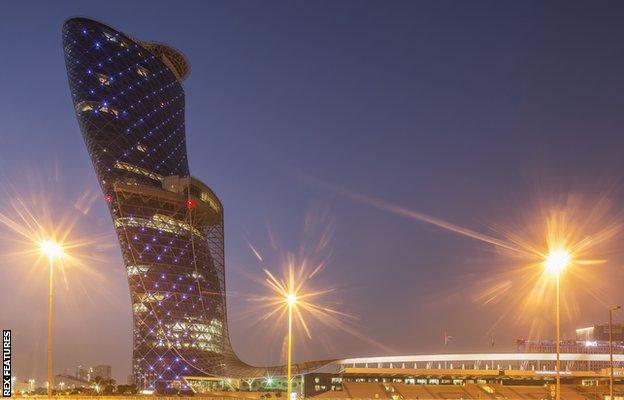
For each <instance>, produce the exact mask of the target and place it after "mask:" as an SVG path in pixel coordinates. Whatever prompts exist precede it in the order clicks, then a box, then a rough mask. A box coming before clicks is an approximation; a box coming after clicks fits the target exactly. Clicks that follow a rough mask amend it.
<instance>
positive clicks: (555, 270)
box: [544, 249, 572, 274]
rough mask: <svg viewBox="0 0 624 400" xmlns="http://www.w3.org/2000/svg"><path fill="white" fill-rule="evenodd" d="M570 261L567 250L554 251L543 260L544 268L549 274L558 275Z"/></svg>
mask: <svg viewBox="0 0 624 400" xmlns="http://www.w3.org/2000/svg"><path fill="white" fill-rule="evenodd" d="M571 259H572V257H571V256H570V253H569V252H568V251H567V250H564V249H559V250H554V251H552V252H550V253H549V254H548V256H547V257H546V259H545V260H544V267H545V268H546V271H547V272H549V273H551V274H560V273H561V271H563V270H564V269H565V268H566V267H567V266H568V264H570V261H571Z"/></svg>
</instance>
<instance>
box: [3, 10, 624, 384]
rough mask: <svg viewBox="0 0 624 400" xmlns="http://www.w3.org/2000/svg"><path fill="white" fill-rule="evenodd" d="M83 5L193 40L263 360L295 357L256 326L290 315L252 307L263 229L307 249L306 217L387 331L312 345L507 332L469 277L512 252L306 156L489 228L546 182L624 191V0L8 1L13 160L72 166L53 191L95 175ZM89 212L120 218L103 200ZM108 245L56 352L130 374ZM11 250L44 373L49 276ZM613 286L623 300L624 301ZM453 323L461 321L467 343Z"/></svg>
mask: <svg viewBox="0 0 624 400" xmlns="http://www.w3.org/2000/svg"><path fill="white" fill-rule="evenodd" d="M71 16H86V17H90V18H94V19H97V20H100V21H102V22H104V23H107V24H110V25H111V26H113V27H115V28H117V29H119V30H121V31H124V32H126V33H128V34H129V35H131V36H133V37H135V38H138V39H144V40H148V41H161V42H165V43H168V44H171V45H173V46H175V47H177V48H179V49H180V50H181V51H182V52H184V53H185V55H186V56H187V57H188V58H189V60H190V62H191V65H192V72H191V75H190V77H189V79H188V80H187V81H186V82H185V83H184V86H185V89H186V104H187V107H186V121H187V138H188V144H189V148H188V152H189V160H190V166H191V169H192V171H193V174H194V175H195V176H197V177H199V178H200V179H202V180H203V181H204V182H206V183H207V184H208V185H210V186H211V187H212V188H213V189H214V190H215V192H216V193H217V194H218V195H219V196H220V198H221V200H222V202H223V203H224V205H225V211H226V240H227V242H226V251H227V285H228V288H229V289H230V290H231V294H230V295H229V296H228V301H229V304H228V308H229V312H230V318H231V321H230V322H231V331H232V332H231V333H232V336H233V342H234V346H235V347H236V348H237V350H238V351H239V353H240V355H241V356H242V358H243V359H246V360H248V361H251V362H257V363H268V362H278V361H279V360H280V341H279V340H277V339H275V338H273V339H272V340H270V339H266V343H265V342H264V341H262V342H259V341H258V340H256V339H254V337H256V336H254V335H260V336H261V337H266V336H267V335H266V332H267V331H268V329H269V328H270V325H273V326H275V322H271V323H269V324H268V325H267V324H266V323H265V324H260V325H255V324H252V322H253V318H246V317H243V316H242V314H243V311H244V310H246V309H248V308H249V303H248V302H247V301H246V300H245V298H246V295H247V294H249V293H262V292H263V289H262V287H259V286H258V284H257V283H255V282H254V280H253V279H250V276H251V277H260V276H261V266H263V264H262V263H260V262H258V261H257V260H255V258H254V256H253V254H252V253H251V251H250V250H249V248H248V245H247V241H249V242H251V243H253V244H254V246H256V247H257V248H258V249H259V250H260V251H261V252H263V254H266V255H267V260H272V259H277V255H275V253H276V252H275V251H274V250H272V249H271V246H270V243H269V242H270V241H269V235H268V233H267V229H268V227H270V229H271V230H272V232H274V233H275V235H276V236H278V237H279V238H281V240H280V243H281V245H280V248H281V249H284V250H287V249H293V250H296V249H297V248H298V246H299V245H300V244H301V242H302V241H305V240H307V239H306V238H304V237H302V236H305V235H302V234H301V231H302V226H303V224H304V221H305V219H306V216H307V215H312V217H311V218H317V216H318V215H320V214H323V213H328V215H329V216H330V217H331V218H330V219H332V220H333V232H334V234H333V238H332V241H331V245H330V247H331V249H332V251H331V258H330V261H329V263H328V266H327V268H326V270H325V271H324V272H323V274H322V276H320V277H319V283H318V284H319V285H321V286H337V287H340V288H343V290H341V291H339V292H338V294H336V295H333V297H331V298H330V299H328V300H329V301H331V302H333V303H337V307H339V308H340V309H341V310H345V311H346V312H348V313H351V314H354V315H357V316H358V317H359V320H358V321H356V322H354V324H355V326H357V327H358V328H359V330H360V331H361V332H365V334H366V336H367V337H369V338H370V339H371V341H374V342H377V343H383V344H384V345H385V346H386V347H387V348H386V349H384V348H382V347H381V346H375V345H372V344H371V343H369V342H367V341H365V340H362V339H360V338H355V337H353V336H351V335H350V334H348V333H344V332H340V331H338V330H321V329H320V327H319V328H318V329H317V330H316V332H315V331H314V330H313V338H312V340H308V341H307V343H306V346H305V347H304V346H301V347H300V348H298V350H297V352H296V354H295V358H297V359H304V358H324V357H331V356H339V357H340V356H351V355H369V354H382V353H384V352H386V353H387V352H394V353H422V352H433V351H470V350H476V349H487V348H488V346H489V344H490V330H491V328H492V326H493V324H494V322H495V321H496V320H497V318H498V312H499V310H497V309H495V308H492V307H488V306H487V305H483V304H481V303H480V302H479V301H475V300H474V299H473V298H472V297H471V292H473V290H472V289H471V288H472V287H474V288H475V289H474V291H475V292H476V291H477V290H478V289H477V287H478V285H479V281H480V279H482V277H484V276H490V275H491V274H493V273H498V272H499V271H500V269H502V268H505V265H503V264H498V263H496V262H492V261H491V259H492V257H490V256H492V254H493V250H492V247H491V246H490V245H487V244H484V243H480V242H478V241H475V240H471V239H468V238H465V237H462V236H458V235H455V234H453V233H450V232H446V231H443V230H440V229H438V228H434V227H430V226H426V225H423V224H421V223H418V222H414V221H410V220H407V219H405V218H402V217H399V216H396V215H393V214H390V213H387V212H384V211H381V210H378V209H374V208H371V207H369V206H367V205H364V204H360V203H357V202H354V201H353V200H350V199H347V198H344V197H341V196H339V195H337V194H336V193H335V192H332V191H331V190H329V189H328V188H327V187H326V186H323V185H318V184H314V183H313V180H311V179H307V178H302V176H304V175H305V176H311V177H313V178H314V179H318V180H321V181H326V182H331V183H332V184H335V185H338V186H340V187H345V188H348V189H350V190H355V191H358V192H360V193H364V194H367V195H371V196H375V197H378V198H382V199H385V200H387V201H391V202H394V203H397V204H400V205H402V206H404V207H407V208H413V209H415V210H418V211H421V212H424V213H427V214H431V215H434V216H437V217H439V218H443V219H446V220H449V221H451V222H454V223H456V224H459V225H463V226H467V227H470V228H472V229H476V230H485V227H486V226H489V225H492V224H501V225H503V226H510V225H515V224H518V223H520V222H522V221H519V219H521V218H522V216H523V215H527V214H531V206H532V204H535V202H538V201H540V200H541V199H543V198H544V197H547V198H549V199H550V198H555V199H561V198H566V197H567V196H569V195H570V194H577V193H582V194H584V195H596V196H601V195H602V194H603V193H604V192H605V190H607V189H612V188H616V189H617V190H615V191H613V192H610V193H609V200H610V201H612V202H613V203H614V204H616V205H617V204H619V205H621V204H622V200H623V198H622V193H621V191H620V190H619V187H620V186H621V184H622V181H621V173H622V170H623V168H624V155H623V154H624V135H623V134H622V132H623V128H624V113H623V112H622V104H624V78H623V75H622V71H624V49H623V47H622V43H624V25H622V23H621V21H622V20H624V4H622V3H621V2H615V1H614V2H609V1H606V2H599V3H597V2H562V3H556V2H549V3H547V4H545V3H544V2H541V1H535V2H530V1H523V2H517V1H516V2H511V1H491V2H490V1H482V2H470V4H469V2H446V1H418V2H394V3H389V2H370V3H368V2H361V1H354V2H349V1H343V2H330V1H320V2H301V1H297V2H239V1H228V2H225V1H224V2H200V1H196V2H184V3H182V2H172V1H171V2H164V1H149V2H148V1H143V2H138V1H137V2H121V1H120V2H114V1H110V2H82V3H78V2H75V3H72V2H41V3H34V2H26V1H24V2H9V3H6V4H4V5H3V7H2V12H1V15H0V88H1V90H2V91H1V92H0V121H1V123H0V170H1V171H2V174H3V175H4V178H3V179H10V180H11V181H12V182H13V183H16V182H17V186H20V183H19V182H21V181H22V180H23V173H24V171H35V173H36V174H40V175H41V176H47V171H48V170H49V169H52V168H55V169H57V170H58V171H59V174H60V176H61V177H62V179H61V183H60V187H62V188H63V190H59V191H58V194H57V195H56V198H55V202H56V203H58V204H57V205H56V206H55V207H62V205H63V203H64V200H63V199H64V196H65V195H66V196H67V198H68V199H69V200H68V203H71V202H72V201H73V199H74V198H75V197H76V196H78V195H79V194H80V193H82V192H84V191H91V193H95V192H96V191H97V186H96V182H95V175H94V173H93V170H92V167H91V165H90V160H89V158H88V155H87V151H86V149H85V146H84V144H83V142H82V138H81V136H80V131H79V129H78V124H77V122H76V119H75V115H74V112H73V110H72V104H71V100H70V96H69V90H68V85H67V77H66V72H65V65H64V59H63V52H62V48H61V26H62V23H63V21H64V20H65V19H66V18H68V17H71ZM45 185H48V186H46V187H49V185H50V183H49V182H48V183H46V184H45ZM616 209H617V207H616ZM85 220H86V221H89V222H88V223H87V225H89V224H91V225H92V228H93V230H94V231H98V232H104V233H109V234H111V235H112V233H113V229H112V226H111V224H110V219H109V217H108V211H107V209H106V206H105V204H104V201H103V200H102V199H100V198H98V200H97V201H96V202H95V204H94V205H93V207H92V208H91V210H90V212H89V215H88V216H85ZM490 233H491V232H490ZM110 243H111V244H115V241H114V239H113V238H112V236H111V239H110ZM620 243H621V241H620ZM107 252H108V254H109V256H110V257H109V262H106V263H99V264H97V265H93V268H95V269H97V270H98V272H99V273H100V277H99V278H98V279H97V280H95V281H89V279H86V278H85V277H84V276H83V277H82V278H76V277H73V278H72V277H71V273H68V275H69V278H68V279H69V282H70V285H71V282H72V279H75V280H80V284H81V285H82V288H83V291H84V292H85V293H86V292H90V293H91V294H90V295H89V296H88V301H87V300H84V299H80V298H76V297H79V295H78V294H76V293H75V291H74V292H73V293H72V292H71V291H67V290H65V291H63V290H61V291H60V292H59V293H61V294H59V296H60V298H61V299H60V300H58V301H59V303H58V304H59V307H58V309H59V311H58V312H59V319H58V321H59V325H61V326H59V327H58V332H59V336H58V337H59V339H58V343H57V351H58V353H57V354H58V355H57V361H56V365H57V367H58V369H61V368H72V371H73V367H74V366H75V365H77V364H87V365H90V364H98V363H105V364H111V365H112V366H113V369H114V375H115V376H116V377H117V378H118V379H120V380H122V381H125V376H126V375H127V374H128V373H129V372H130V359H131V357H130V350H131V335H130V329H131V313H130V306H129V298H128V291H127V286H126V282H125V277H124V271H123V269H122V267H121V257H120V255H119V252H118V250H117V249H115V248H114V247H113V248H111V249H109V250H107ZM271 254H273V256H271ZM266 264H267V265H268V264H271V262H270V261H268V262H267V263H266ZM268 266H269V267H272V268H273V269H274V270H279V268H278V267H275V264H271V265H268ZM0 268H2V270H3V273H6V275H4V276H6V277H8V279H6V280H5V279H3V283H2V284H3V288H2V290H0V300H1V301H2V303H3V304H10V305H11V307H6V306H3V307H2V308H1V309H0V325H1V326H2V327H3V328H7V327H9V328H12V329H14V330H15V333H16V338H15V346H16V352H17V356H16V357H17V359H16V362H15V369H16V371H17V374H18V376H24V377H25V376H26V375H29V376H30V375H36V376H38V377H43V373H44V370H45V363H44V360H45V317H46V298H45V284H44V282H45V281H44V280H42V281H41V282H35V283H32V287H31V285H30V283H29V284H27V285H26V288H27V289H28V290H26V291H24V290H23V289H24V283H23V282H19V283H18V280H19V279H20V275H19V274H18V273H17V272H15V266H14V265H13V264H12V263H11V262H6V263H4V265H2V266H1V267H0ZM621 270H622V268H621V257H620V256H614V258H612V259H611V262H610V263H609V265H607V266H605V267H604V270H601V271H600V274H603V275H604V276H606V277H608V278H607V279H609V280H611V279H610V278H611V277H616V276H617V279H621V278H622V273H621ZM76 274H78V273H76ZM610 274H611V275H610ZM615 274H617V275H615ZM44 278H45V277H44ZM44 278H41V279H44ZM614 279H615V278H614ZM7 285H8V288H7ZM59 287H60V288H61V289H62V286H59ZM455 289H457V291H455ZM459 289H461V290H462V294H461V295H457V293H459ZM31 293H33V294H32V295H31ZM449 293H454V294H453V295H450V294H449ZM607 293H608V294H609V295H611V293H614V295H613V296H614V297H613V299H610V300H607V303H609V302H611V303H615V302H617V301H618V299H617V296H616V294H617V292H607ZM72 296H73V297H72ZM63 297H66V299H65V300H63V299H62V298H63ZM619 297H620V299H619V301H620V302H623V301H624V299H622V294H621V291H620V294H619ZM69 299H71V300H69ZM63 304H73V306H72V307H69V306H68V307H63V306H62V305H63ZM549 313H550V311H549V310H543V315H542V316H541V317H544V315H550V314H549ZM604 313H605V312H604V309H603V308H602V305H600V304H597V303H594V302H593V301H587V302H583V303H582V306H581V307H580V309H578V310H576V311H575V312H573V313H570V315H569V316H568V317H567V318H565V321H564V330H565V332H566V336H570V335H571V334H572V332H573V331H572V328H573V327H576V326H578V325H583V324H588V323H593V322H595V321H598V322H600V321H602V320H603V319H604V318H603V317H604V315H603V314H604ZM61 322H63V324H61ZM511 322H512V321H507V322H505V323H503V324H500V325H498V326H496V327H495V328H494V331H495V335H496V350H513V349H514V339H515V338H517V337H522V336H526V335H528V332H529V327H528V326H526V324H525V325H522V324H520V325H514V326H513V327H512V325H511ZM444 330H448V331H449V333H450V334H452V335H453V336H454V337H455V340H454V341H453V342H452V343H451V345H450V346H449V348H447V349H444V346H443V340H442V338H443V332H444ZM548 336H549V335H548V334H544V335H543V337H548ZM263 340H264V339H263ZM94 343H95V344H94ZM259 343H262V345H259Z"/></svg>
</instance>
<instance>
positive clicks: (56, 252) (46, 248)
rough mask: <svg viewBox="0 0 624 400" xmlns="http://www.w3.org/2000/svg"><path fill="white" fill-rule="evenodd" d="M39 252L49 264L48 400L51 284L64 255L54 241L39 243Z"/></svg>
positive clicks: (50, 367)
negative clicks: (57, 264)
mask: <svg viewBox="0 0 624 400" xmlns="http://www.w3.org/2000/svg"><path fill="white" fill-rule="evenodd" d="M39 251H40V252H41V254H42V255H43V256H45V257H47V259H48V262H49V270H50V282H49V284H50V297H49V300H48V302H49V313H48V398H52V388H53V386H54V381H53V379H54V376H53V374H52V287H53V285H52V283H53V278H54V261H55V260H57V259H60V258H62V257H63V256H64V255H65V250H64V249H63V245H62V244H61V243H59V242H56V241H54V240H50V239H48V240H44V241H42V242H40V243H39Z"/></svg>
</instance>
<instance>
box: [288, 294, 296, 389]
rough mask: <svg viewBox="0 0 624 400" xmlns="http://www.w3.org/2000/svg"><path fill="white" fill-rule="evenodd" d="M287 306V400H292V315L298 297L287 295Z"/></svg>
mask: <svg viewBox="0 0 624 400" xmlns="http://www.w3.org/2000/svg"><path fill="white" fill-rule="evenodd" d="M286 304H287V305H288V365H287V378H286V379H287V381H286V387H287V390H288V398H287V400H290V394H291V392H292V381H291V379H292V313H293V307H295V306H296V305H297V295H296V294H295V293H292V292H291V293H288V294H287V295H286Z"/></svg>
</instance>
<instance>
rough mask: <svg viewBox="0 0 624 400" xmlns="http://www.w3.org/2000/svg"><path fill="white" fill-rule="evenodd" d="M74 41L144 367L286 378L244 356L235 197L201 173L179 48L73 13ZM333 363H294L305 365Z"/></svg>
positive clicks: (161, 379) (155, 380)
mask: <svg viewBox="0 0 624 400" xmlns="http://www.w3.org/2000/svg"><path fill="white" fill-rule="evenodd" d="M63 47H64V52H65V62H66V66H67V73H68V78H69V86H70V90H71V96H72V99H73V104H74V108H75V111H76V116H77V118H78V122H79V125H80V129H81V131H82V135H83V137H84V140H85V143H86V146H87V149H88V152H89V155H90V157H91V160H92V162H93V166H94V168H95V172H96V175H97V177H98V179H99V183H100V186H101V188H102V191H103V195H104V199H105V201H106V202H107V204H108V207H109V209H110V213H111V217H112V220H113V224H114V226H115V229H116V232H117V237H118V239H119V244H120V247H121V251H122V255H123V259H124V263H125V268H126V271H127V276H128V284H129V287H130V296H131V302H132V313H133V314H132V315H133V324H134V329H133V376H134V380H135V382H136V383H137V384H138V385H139V386H140V387H142V388H154V387H155V386H158V384H159V383H164V384H169V385H170V384H171V383H172V382H175V381H179V380H180V379H181V378H182V377H184V376H209V377H211V376H212V377H249V378H252V377H259V376H264V375H266V374H276V375H281V374H283V373H284V371H283V367H271V368H260V367H252V366H249V365H247V364H245V363H243V362H242V361H240V360H239V359H238V357H237V356H236V355H235V353H234V351H233V350H232V346H231V344H230V339H229V335H228V328H227V313H226V297H225V262H224V242H223V206H222V204H221V202H220V201H219V199H218V198H217V196H216V195H215V194H214V193H213V192H212V190H211V189H210V188H209V187H208V186H206V185H205V184H203V183H202V182H200V181H199V180H197V179H195V178H193V177H191V176H190V173H189V166H188V160H187V153H186V139H185V128H184V89H183V87H182V84H181V82H182V81H183V80H184V79H185V78H186V77H187V76H188V74H189V71H190V66H189V64H188V61H187V60H186V58H185V57H184V56H183V55H182V54H181V53H180V52H179V51H177V50H176V49H174V48H172V47H169V46H167V45H164V44H160V43H146V42H140V41H137V40H134V39H132V38H130V37H129V36H127V35H125V34H123V33H121V32H119V31H117V30H115V29H113V28H111V27H108V26H106V25H104V24H101V23H99V22H96V21H93V20H90V19H85V18H73V19H70V20H68V21H67V22H66V23H65V24H64V26H63ZM323 364H325V362H314V363H309V364H301V365H297V366H294V371H295V372H296V373H303V372H305V371H306V370H310V369H314V368H317V367H319V366H321V365H323Z"/></svg>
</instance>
